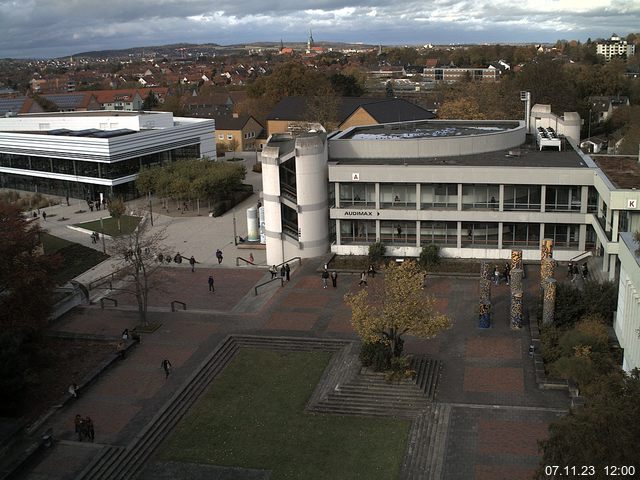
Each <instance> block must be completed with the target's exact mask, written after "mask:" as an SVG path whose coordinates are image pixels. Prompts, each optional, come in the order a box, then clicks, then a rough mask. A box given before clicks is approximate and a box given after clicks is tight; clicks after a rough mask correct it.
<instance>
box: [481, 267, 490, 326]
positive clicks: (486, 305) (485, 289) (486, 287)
mask: <svg viewBox="0 0 640 480" xmlns="http://www.w3.org/2000/svg"><path fill="white" fill-rule="evenodd" d="M478 317H479V325H478V326H479V327H480V328H489V327H490V326H491V270H490V267H489V264H488V263H487V262H481V263H480V302H479V306H478Z"/></svg>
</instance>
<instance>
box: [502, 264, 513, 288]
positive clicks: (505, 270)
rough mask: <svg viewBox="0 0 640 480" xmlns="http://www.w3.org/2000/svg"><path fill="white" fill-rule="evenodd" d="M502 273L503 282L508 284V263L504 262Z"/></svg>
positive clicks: (509, 272)
mask: <svg viewBox="0 0 640 480" xmlns="http://www.w3.org/2000/svg"><path fill="white" fill-rule="evenodd" d="M502 274H503V275H504V281H505V283H506V284H507V285H509V280H511V267H510V266H509V264H508V263H505V264H504V270H503V271H502Z"/></svg>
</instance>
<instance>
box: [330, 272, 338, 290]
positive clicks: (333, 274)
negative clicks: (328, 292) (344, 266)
mask: <svg viewBox="0 0 640 480" xmlns="http://www.w3.org/2000/svg"><path fill="white" fill-rule="evenodd" d="M331 283H332V284H333V288H336V287H337V286H338V272H336V271H335V270H334V271H332V272H331Z"/></svg>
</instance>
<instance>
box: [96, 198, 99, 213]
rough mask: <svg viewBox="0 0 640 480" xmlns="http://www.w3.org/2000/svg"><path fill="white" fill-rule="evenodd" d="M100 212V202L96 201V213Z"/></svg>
mask: <svg viewBox="0 0 640 480" xmlns="http://www.w3.org/2000/svg"><path fill="white" fill-rule="evenodd" d="M99 211H100V200H96V212H99Z"/></svg>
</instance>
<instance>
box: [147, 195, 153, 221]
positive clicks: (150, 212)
mask: <svg viewBox="0 0 640 480" xmlns="http://www.w3.org/2000/svg"><path fill="white" fill-rule="evenodd" d="M148 196H149V217H150V219H151V226H152V227H153V208H152V207H151V191H149V195H148Z"/></svg>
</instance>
